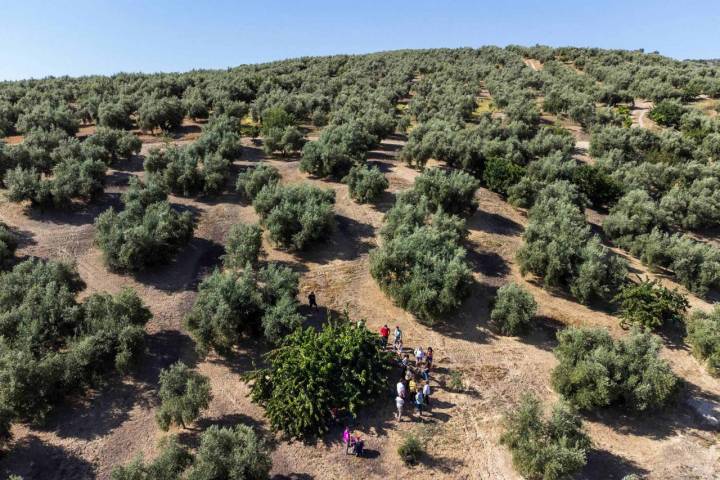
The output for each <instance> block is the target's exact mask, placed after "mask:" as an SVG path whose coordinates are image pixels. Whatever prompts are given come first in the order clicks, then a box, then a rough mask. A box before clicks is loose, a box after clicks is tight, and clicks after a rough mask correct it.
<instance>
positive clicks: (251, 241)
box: [223, 224, 262, 269]
mask: <svg viewBox="0 0 720 480" xmlns="http://www.w3.org/2000/svg"><path fill="white" fill-rule="evenodd" d="M261 253H262V229H261V228H260V226H259V225H255V224H253V225H245V224H237V225H233V226H232V228H230V232H229V233H228V237H227V242H226V245H225V255H223V265H224V266H225V268H235V269H237V268H244V267H245V265H246V264H248V263H249V264H251V265H254V264H256V263H257V261H258V258H259V256H260V254H261Z"/></svg>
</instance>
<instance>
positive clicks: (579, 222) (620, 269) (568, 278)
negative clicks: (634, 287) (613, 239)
mask: <svg viewBox="0 0 720 480" xmlns="http://www.w3.org/2000/svg"><path fill="white" fill-rule="evenodd" d="M576 194H577V190H576V189H574V187H571V186H570V184H567V183H564V182H556V183H554V184H550V185H549V186H547V187H545V189H543V191H542V192H541V194H540V196H539V198H538V200H537V202H536V203H535V206H534V207H533V208H532V209H531V210H530V213H529V218H530V221H529V223H528V226H527V228H526V229H525V233H524V234H523V238H524V240H525V243H524V244H523V246H522V247H521V248H520V250H519V251H518V253H517V259H518V262H519V263H520V270H521V272H522V273H523V274H526V273H527V272H531V273H533V274H535V275H538V276H539V277H541V278H542V279H543V282H544V283H545V285H546V286H567V287H569V288H570V291H571V293H572V294H573V295H574V296H575V297H577V298H578V300H580V301H581V302H584V303H585V302H589V301H591V300H593V299H595V298H600V299H608V300H609V299H611V298H612V296H613V295H614V293H615V291H616V290H617V288H619V286H620V285H621V284H622V283H623V282H624V281H625V277H626V272H627V268H626V265H625V262H624V261H623V260H621V259H620V258H619V257H618V256H616V255H615V254H613V253H612V252H610V251H609V249H607V248H606V247H605V246H603V245H602V244H601V242H600V240H599V238H598V237H597V236H596V235H591V233H590V227H589V226H588V225H587V223H586V222H585V216H584V214H583V213H582V211H581V210H580V208H578V206H577V204H576V203H574V202H573V196H574V195H576Z"/></svg>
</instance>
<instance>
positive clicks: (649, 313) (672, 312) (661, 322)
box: [614, 280, 690, 330]
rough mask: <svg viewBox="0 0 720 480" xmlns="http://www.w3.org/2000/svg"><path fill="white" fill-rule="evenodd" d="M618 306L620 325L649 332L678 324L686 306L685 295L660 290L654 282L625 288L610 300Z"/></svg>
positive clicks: (660, 286) (665, 289)
mask: <svg viewBox="0 0 720 480" xmlns="http://www.w3.org/2000/svg"><path fill="white" fill-rule="evenodd" d="M614 301H615V302H617V303H618V304H619V305H620V318H622V323H621V324H622V325H623V326H624V327H626V326H627V325H629V324H632V325H637V326H640V327H643V328H647V329H649V330H656V329H659V328H662V327H663V326H665V325H667V324H668V323H674V324H676V325H678V324H680V323H681V322H682V321H683V319H684V318H685V313H686V312H687V309H688V307H689V306H690V304H689V303H688V301H687V298H686V297H685V295H683V294H681V293H680V292H678V291H677V289H675V290H670V289H669V288H666V287H663V286H662V285H661V284H660V282H658V281H657V280H653V281H649V280H645V281H642V282H640V283H637V284H628V285H626V286H624V287H623V288H622V290H620V293H618V294H617V296H616V297H615V299H614Z"/></svg>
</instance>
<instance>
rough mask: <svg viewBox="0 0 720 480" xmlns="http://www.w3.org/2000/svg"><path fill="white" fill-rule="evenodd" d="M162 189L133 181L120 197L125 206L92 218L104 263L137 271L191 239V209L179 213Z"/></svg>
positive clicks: (158, 261)
mask: <svg viewBox="0 0 720 480" xmlns="http://www.w3.org/2000/svg"><path fill="white" fill-rule="evenodd" d="M164 197H165V193H164V192H163V188H162V187H160V186H157V184H154V183H150V184H149V185H147V186H144V185H142V184H141V183H140V182H134V183H133V184H132V185H131V189H130V190H129V191H128V192H127V193H126V195H125V196H124V197H123V201H124V202H125V209H124V210H123V211H122V212H120V213H116V212H115V211H114V210H113V209H112V208H110V209H108V210H106V211H105V212H103V213H102V214H100V215H99V216H98V218H97V219H96V220H95V243H96V244H97V245H98V247H99V248H100V249H101V250H102V252H103V256H104V258H105V262H106V263H107V265H108V266H109V267H110V268H112V269H115V270H119V271H140V270H143V269H145V268H147V267H148V266H151V265H157V264H161V263H165V262H167V261H169V260H170V259H171V258H172V256H173V255H174V254H175V253H176V252H177V251H178V250H180V249H181V248H182V247H183V246H185V245H186V244H187V243H188V242H189V241H190V239H191V238H192V234H193V230H194V228H195V222H194V221H193V218H192V214H191V213H190V212H183V213H179V212H177V211H176V210H174V209H173V208H172V207H171V206H170V204H169V203H168V202H167V200H164V199H163V200H160V198H164Z"/></svg>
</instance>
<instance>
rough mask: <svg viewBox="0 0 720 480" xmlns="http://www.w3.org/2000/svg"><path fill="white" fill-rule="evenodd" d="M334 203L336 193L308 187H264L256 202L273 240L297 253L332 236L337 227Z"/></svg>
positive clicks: (257, 209) (258, 211)
mask: <svg viewBox="0 0 720 480" xmlns="http://www.w3.org/2000/svg"><path fill="white" fill-rule="evenodd" d="M334 203H335V192H334V191H333V190H322V189H320V188H317V187H312V186H310V185H306V184H303V185H291V186H288V187H284V186H280V185H274V186H272V187H269V188H263V189H262V190H261V191H260V192H259V193H258V194H257V196H256V197H255V200H254V201H253V205H254V206H255V211H256V212H257V213H258V215H260V218H261V224H262V225H263V226H265V227H266V228H267V229H268V232H269V234H270V240H272V241H273V242H275V243H276V244H278V245H280V246H282V247H284V248H293V249H296V250H302V249H304V248H305V247H307V246H308V245H309V244H310V243H312V242H315V241H318V240H321V239H326V238H327V237H328V236H329V234H330V232H331V231H332V230H333V228H334V226H335V213H334V210H333V205H334Z"/></svg>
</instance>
